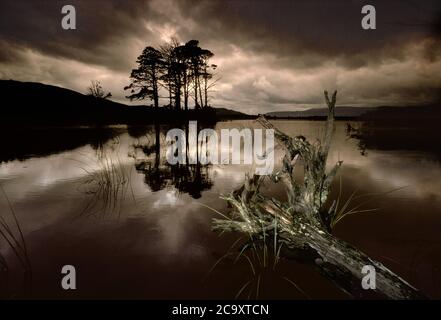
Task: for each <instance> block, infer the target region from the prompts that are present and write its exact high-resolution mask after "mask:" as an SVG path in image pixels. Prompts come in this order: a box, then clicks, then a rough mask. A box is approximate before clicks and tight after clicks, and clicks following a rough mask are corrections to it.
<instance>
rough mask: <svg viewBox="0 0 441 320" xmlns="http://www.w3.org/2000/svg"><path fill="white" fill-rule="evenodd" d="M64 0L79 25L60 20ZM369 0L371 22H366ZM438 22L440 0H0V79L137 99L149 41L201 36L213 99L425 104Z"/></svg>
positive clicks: (260, 109)
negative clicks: (329, 95) (132, 91)
mask: <svg viewBox="0 0 441 320" xmlns="http://www.w3.org/2000/svg"><path fill="white" fill-rule="evenodd" d="M66 4H70V5H73V6H74V7H75V9H76V20H77V21H76V30H63V29H62V27H61V20H62V18H63V16H64V15H63V14H62V13H61V8H62V7H63V6H64V5H66ZM366 4H370V5H373V6H374V7H375V9H376V22H377V25H376V29H375V30H363V29H362V27H361V20H362V18H363V16H364V15H363V14H362V13H361V8H362V7H363V6H364V5H366ZM440 24H441V2H440V1H439V0H425V1H417V0H387V1H384V0H382V1H380V0H377V1H374V0H371V1H360V0H333V1H329V0H320V1H319V0H276V1H274V0H273V1H266V0H199V1H197V0H130V1H126V0H69V1H67V0H62V1H58V0H52V1H51V0H46V1H42V0H34V1H24V0H1V1H0V79H14V80H20V81H34V82H42V83H46V84H52V85H57V86H61V87H65V88H69V89H72V90H76V91H79V92H82V93H86V90H87V87H88V85H89V84H90V81H91V80H99V81H100V82H101V84H102V85H103V87H104V89H105V90H106V91H110V92H111V93H112V96H113V97H112V99H113V100H115V101H118V102H122V103H130V101H129V100H128V99H126V98H125V96H126V95H127V94H128V93H127V92H124V90H123V88H124V86H126V85H128V84H129V75H130V71H131V70H132V69H133V68H134V67H135V66H136V58H137V56H139V54H140V53H141V51H142V49H143V48H144V47H146V46H154V47H159V46H160V45H162V44H164V43H165V42H167V41H170V40H171V39H172V38H176V39H178V40H179V41H180V42H182V43H184V42H187V41H188V40H191V39H197V40H199V41H200V45H201V46H202V47H203V48H207V49H209V50H211V51H212V52H213V53H214V54H215V56H214V57H213V59H212V62H213V63H215V64H217V65H218V69H217V70H216V73H217V74H216V77H217V78H219V81H218V82H217V86H216V87H215V90H214V92H212V93H211V99H210V103H211V104H212V105H213V106H215V107H225V108H229V109H234V110H238V111H242V112H247V113H266V112H272V111H291V110H292V111H295V110H303V109H306V108H310V107H319V106H322V105H323V90H325V89H327V90H329V91H331V90H334V89H335V90H338V91H339V95H338V104H339V105H351V106H379V105H396V106H403V105H418V104H425V103H429V102H430V101H432V100H433V99H435V98H437V97H438V94H439V93H440V88H441V54H440V53H441V46H440V40H441V39H440V38H441V32H440V29H441V27H440ZM146 103H147V104H150V102H146ZM136 104H139V102H136Z"/></svg>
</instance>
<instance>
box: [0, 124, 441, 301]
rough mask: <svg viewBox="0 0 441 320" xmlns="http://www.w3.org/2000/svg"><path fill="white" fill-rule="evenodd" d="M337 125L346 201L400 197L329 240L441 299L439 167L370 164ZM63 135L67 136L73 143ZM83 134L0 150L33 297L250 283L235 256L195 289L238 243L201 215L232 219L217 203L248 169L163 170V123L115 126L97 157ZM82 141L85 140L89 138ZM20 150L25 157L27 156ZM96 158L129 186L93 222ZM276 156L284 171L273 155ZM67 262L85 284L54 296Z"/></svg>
mask: <svg viewBox="0 0 441 320" xmlns="http://www.w3.org/2000/svg"><path fill="white" fill-rule="evenodd" d="M352 125H353V126H357V125H358V124H357V123H352ZM277 126H278V128H279V129H280V130H282V131H284V132H287V133H289V134H291V135H303V136H305V137H306V138H307V139H309V140H312V141H313V140H314V139H316V138H318V137H320V136H321V135H322V134H323V125H322V123H320V122H315V121H311V122H308V121H277ZM241 127H257V124H255V123H254V122H253V121H232V122H220V123H218V124H217V125H216V127H215V130H217V131H219V130H220V129H223V128H225V129H229V128H237V129H241ZM345 127H346V124H345V123H343V122H339V123H337V128H336V134H335V140H334V143H333V145H332V148H331V153H330V155H329V163H335V162H337V161H338V160H343V161H344V162H343V167H342V169H341V172H340V176H341V179H342V191H341V193H342V198H343V199H347V198H349V197H350V195H351V194H352V192H354V190H358V192H357V194H369V193H376V194H377V193H384V192H387V191H390V190H393V189H398V188H402V189H400V190H398V191H396V192H393V193H390V194H387V195H385V196H384V197H377V198H376V199H375V202H374V203H372V204H369V205H370V206H372V207H374V208H380V210H379V211H378V212H375V213H365V214H355V215H352V216H349V217H348V218H346V219H344V220H343V221H342V222H341V223H340V224H339V225H338V226H337V229H336V232H337V235H338V236H339V237H340V238H342V239H344V240H345V241H347V242H349V243H352V244H354V245H355V246H357V247H359V248H360V249H361V250H363V251H364V252H366V253H367V254H369V255H371V256H372V257H374V258H375V259H377V260H380V261H381V262H383V263H384V264H385V265H386V266H388V267H390V268H391V269H393V270H394V271H396V272H397V273H398V274H401V275H402V276H403V277H404V278H406V279H409V281H410V282H411V283H412V284H414V285H415V286H416V287H418V288H420V289H421V290H422V291H423V292H425V293H426V294H427V295H428V296H430V297H438V298H441V285H440V274H441V273H440V272H439V268H440V266H441V257H440V255H439V252H441V247H440V246H441V235H440V233H439V226H440V225H441V215H440V214H439V213H440V212H441V166H440V164H439V162H436V161H431V160H430V158H426V157H424V155H422V154H420V153H415V152H410V151H404V150H392V151H390V150H381V151H378V150H375V149H370V148H369V147H367V150H366V151H367V154H366V156H362V155H361V154H360V151H359V149H358V140H357V139H348V138H347V136H346V132H345V129H346V128H345ZM71 130H72V131H71V133H72V134H71V137H73V138H72V139H74V138H75V136H76V135H75V134H74V129H71ZM87 130H89V129H78V138H79V141H78V143H72V148H61V149H60V148H54V149H52V150H51V151H47V152H45V154H47V155H45V156H43V154H37V153H35V154H36V155H38V156H31V154H32V153H34V150H32V148H33V147H32V146H30V145H26V144H23V145H22V146H21V148H22V150H20V152H18V153H16V154H13V152H12V151H5V152H3V151H2V155H3V157H2V159H6V158H7V159H8V160H9V161H8V162H5V163H2V164H1V165H0V183H1V185H2V187H3V188H4V190H5V192H6V193H7V195H8V197H9V200H10V202H11V204H12V206H13V208H14V210H15V213H16V215H17V218H18V221H19V222H20V226H21V228H22V231H23V234H24V238H25V240H26V244H27V246H28V247H27V249H28V253H29V258H30V260H31V263H32V271H33V292H32V296H33V297H39V298H43V297H66V298H118V297H119V298H183V297H185V298H189V299H190V298H226V299H227V298H233V297H234V296H235V295H236V294H237V292H238V285H239V284H242V283H244V281H245V279H248V278H249V276H250V266H249V264H248V263H247V262H246V261H241V262H240V263H237V264H234V263H231V262H232V261H233V262H234V257H231V258H227V260H228V259H230V260H229V261H225V263H223V262H222V263H219V264H218V265H217V267H216V268H215V269H214V270H213V271H212V272H211V274H210V276H209V277H208V278H207V279H206V280H205V281H204V282H202V279H204V277H205V275H206V274H207V272H208V271H209V270H210V269H211V268H212V267H213V265H214V264H215V263H216V261H218V260H219V259H220V258H221V257H222V256H224V255H225V253H226V252H227V251H228V249H229V248H230V247H231V245H232V244H233V243H234V242H235V241H236V240H237V239H236V238H235V237H233V236H230V235H226V236H223V237H222V238H219V237H218V235H217V234H216V233H213V232H212V231H211V220H212V218H213V217H215V216H217V214H216V213H214V212H213V211H212V210H209V209H207V208H206V207H205V206H209V207H210V208H213V209H214V210H217V211H219V212H221V213H224V212H226V211H228V208H227V206H226V204H225V202H224V201H223V200H221V199H219V195H220V194H222V193H228V192H230V191H232V190H234V189H237V188H238V187H239V186H240V185H242V182H243V180H244V173H245V172H247V171H248V172H251V171H252V170H253V168H252V167H250V166H238V165H212V166H197V165H193V166H186V165H181V167H179V166H170V165H169V164H168V163H167V162H166V161H164V160H165V152H166V147H167V145H166V143H165V133H166V132H167V130H168V128H167V127H165V126H159V130H158V126H156V127H155V126H149V127H130V128H127V129H126V128H117V129H116V130H117V133H116V134H115V135H114V136H113V138H114V139H110V140H107V141H106V142H105V143H103V145H102V147H101V148H96V144H94V143H92V144H91V140H94V138H93V136H94V135H95V134H96V131H95V130H94V129H90V131H87ZM56 134H58V135H60V136H62V134H60V133H59V131H57V132H55V133H54V135H56ZM89 135H90V139H85V137H86V136H89ZM8 137H9V136H8ZM4 140H7V139H6V138H5V139H4ZM158 142H159V143H158ZM27 147H29V148H30V149H29V150H25V149H26V148H27ZM198 148H199V147H198ZM62 150H64V151H62ZM189 151H192V150H189ZM6 154H7V157H5V156H4V155H6ZM23 154H27V155H28V156H27V157H24V156H23ZM103 154H104V155H105V156H104V158H103ZM13 159H23V160H13ZM103 159H107V160H106V161H107V163H109V164H110V166H107V168H109V167H110V168H112V164H114V166H115V167H117V168H118V169H117V170H124V172H125V178H124V179H121V180H120V181H124V180H127V181H128V182H127V183H126V184H125V187H124V188H125V190H126V191H125V196H124V197H122V196H119V198H118V199H119V200H118V204H117V209H116V210H110V209H107V210H108V212H113V213H117V214H106V215H102V214H100V212H101V211H102V208H103V201H104V199H103V197H98V198H97V197H96V194H93V193H85V191H87V190H89V191H90V190H93V191H96V190H97V189H96V184H95V183H93V184H89V185H88V184H87V181H88V180H89V179H91V176H90V175H91V174H97V175H99V174H102V172H103V171H104V172H105V171H106V167H103V166H102V164H100V161H103ZM275 159H276V163H277V162H280V154H279V150H276V157H275ZM84 168H86V170H87V171H88V172H86V171H85V170H84ZM276 170H277V168H276ZM115 175H116V176H118V174H115ZM337 180H339V179H337ZM92 186H93V187H92ZM403 187H404V188H403ZM121 189H123V188H120V190H121ZM267 191H268V192H269V193H273V194H274V195H277V196H278V197H279V196H280V195H281V194H282V192H283V191H282V190H280V189H278V187H277V186H276V185H274V186H270V187H269V188H268V190H267ZM334 191H335V193H336V194H335V195H334V196H332V195H331V198H332V197H336V196H337V195H338V193H339V186H338V185H337V186H335V187H334ZM119 192H120V194H122V193H121V191H119ZM103 194H105V193H103ZM94 197H95V198H94ZM92 199H95V200H94V201H96V204H95V205H94V206H93V208H94V209H90V210H88V214H84V215H83V216H81V217H80V218H79V214H80V213H81V212H83V210H84V208H85V206H87V204H88V203H89V202H90V201H92ZM356 204H357V203H356V202H354V205H356ZM112 207H113V204H112ZM368 208H369V206H368ZM8 212H9V209H8V204H7V202H6V200H5V199H4V198H0V213H1V214H2V216H3V217H6V219H10V218H7V217H8V216H9V215H8ZM101 213H102V212H101ZM97 217H99V219H97ZM103 217H104V218H103ZM114 218H116V219H114ZM8 222H13V221H12V220H8ZM0 252H1V253H2V255H3V256H4V257H5V259H7V260H8V261H10V262H12V265H13V266H12V268H13V270H20V269H19V268H18V266H17V268H15V269H14V266H15V264H14V261H15V260H14V258H13V257H14V253H13V252H12V251H11V249H10V248H9V247H8V246H7V245H6V244H5V243H4V242H3V241H0ZM65 264H72V265H75V266H76V267H77V270H79V271H78V272H79V274H80V275H81V287H79V289H78V290H76V292H75V293H66V292H64V291H63V290H61V287H60V283H59V281H60V271H61V267H62V266H63V265H65ZM276 269H277V272H278V275H283V277H286V278H288V279H290V280H291V281H292V282H294V283H295V284H296V285H298V287H299V288H301V289H302V290H303V291H304V292H305V293H306V294H307V295H308V296H310V297H311V298H344V297H343V296H342V295H340V293H339V292H338V291H336V289H335V288H334V287H333V286H332V285H331V284H329V283H327V282H326V281H323V280H322V279H321V278H320V277H319V276H317V275H316V274H315V273H314V271H311V270H309V269H305V268H304V267H303V266H300V265H297V264H295V263H291V262H287V261H283V260H281V261H279V263H278V265H277V268H276ZM266 277H267V278H265V280H264V281H263V282H262V283H261V285H260V289H259V296H260V297H261V298H290V299H291V298H293V299H296V298H299V299H303V298H304V297H305V295H304V294H303V293H301V292H299V291H298V290H296V289H295V287H294V286H293V285H292V284H290V283H289V282H288V281H286V280H283V279H281V277H280V276H276V275H275V274H273V272H268V274H267V275H266ZM226 279H228V281H226ZM255 294H256V292H254V294H253V295H255Z"/></svg>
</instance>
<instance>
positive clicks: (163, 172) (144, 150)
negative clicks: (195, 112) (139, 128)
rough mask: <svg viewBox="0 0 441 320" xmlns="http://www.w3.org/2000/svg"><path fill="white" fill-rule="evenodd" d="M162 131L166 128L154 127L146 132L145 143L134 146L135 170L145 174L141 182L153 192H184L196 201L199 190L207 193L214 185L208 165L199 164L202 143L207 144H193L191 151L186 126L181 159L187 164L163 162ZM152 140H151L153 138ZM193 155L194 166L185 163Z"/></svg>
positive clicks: (163, 144)
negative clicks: (169, 188)
mask: <svg viewBox="0 0 441 320" xmlns="http://www.w3.org/2000/svg"><path fill="white" fill-rule="evenodd" d="M165 129H167V128H166V127H165V126H160V125H159V124H155V125H154V126H152V127H150V128H149V129H147V131H146V134H145V137H146V138H147V141H146V142H143V143H141V142H139V143H137V144H135V145H134V146H133V147H134V149H135V152H134V158H135V167H136V170H137V171H138V172H140V173H142V174H144V182H145V184H147V185H148V186H149V187H150V189H151V190H152V191H153V192H156V191H160V190H163V189H165V188H167V187H173V188H175V189H176V190H178V191H179V192H181V193H187V194H189V195H190V196H191V197H192V198H194V199H198V198H200V197H201V193H202V191H204V190H209V189H211V187H212V186H213V182H212V180H211V178H210V167H211V165H202V164H201V163H200V158H201V154H200V152H201V150H203V149H204V148H203V144H204V143H206V141H205V142H198V143H196V146H195V148H196V150H192V149H191V148H192V147H194V146H190V144H189V138H190V137H189V130H188V125H185V126H184V127H183V128H182V129H184V131H185V132H186V135H185V139H186V148H185V155H184V156H185V159H186V160H187V161H185V163H177V164H169V163H168V162H167V160H166V152H167V144H166V142H165V135H166V130H165ZM198 132H199V128H198ZM153 137H154V139H152V138H153ZM161 146H162V147H161ZM205 149H206V148H205ZM192 152H193V153H195V154H196V161H195V163H194V164H191V163H189V161H188V159H189V157H190V154H191V153H192Z"/></svg>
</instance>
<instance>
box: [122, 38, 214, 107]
mask: <svg viewBox="0 0 441 320" xmlns="http://www.w3.org/2000/svg"><path fill="white" fill-rule="evenodd" d="M213 55H214V54H213V53H212V52H211V51H210V50H207V49H202V48H201V47H199V41H198V40H190V41H188V42H187V43H185V44H183V45H182V44H180V43H179V42H178V41H177V40H176V39H172V41H171V42H170V43H168V44H166V45H163V46H161V47H160V49H159V50H156V49H155V48H153V47H146V48H145V49H144V51H143V52H142V54H141V55H140V56H139V57H138V60H137V63H138V68H137V69H134V70H133V71H132V73H131V76H130V78H131V81H132V82H131V84H130V85H129V86H127V87H125V89H126V90H129V89H130V90H131V95H129V96H128V97H127V98H129V99H131V100H133V99H146V98H150V99H152V100H153V101H154V105H155V107H158V105H159V92H160V88H163V89H165V90H166V91H167V92H168V95H167V98H168V106H169V107H170V108H171V107H173V108H174V109H175V110H181V109H182V108H184V109H185V110H188V104H189V97H190V96H192V97H193V99H194V101H195V108H201V107H206V106H207V105H208V91H209V89H210V88H211V87H212V86H213V85H214V83H215V82H210V81H211V79H212V78H213V74H212V71H213V70H215V69H216V65H214V64H211V65H210V64H209V62H208V61H209V59H210V58H211V57H213ZM182 104H183V106H182Z"/></svg>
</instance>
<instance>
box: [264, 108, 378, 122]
mask: <svg viewBox="0 0 441 320" xmlns="http://www.w3.org/2000/svg"><path fill="white" fill-rule="evenodd" d="M373 109H375V108H367V107H346V106H341V107H338V106H337V107H336V108H335V116H336V117H340V118H357V117H360V116H361V115H363V114H365V113H366V112H368V111H371V110H373ZM327 115H328V109H326V108H312V109H307V110H304V111H275V112H269V113H267V114H266V116H268V117H271V118H296V119H299V118H318V117H326V116H327Z"/></svg>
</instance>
